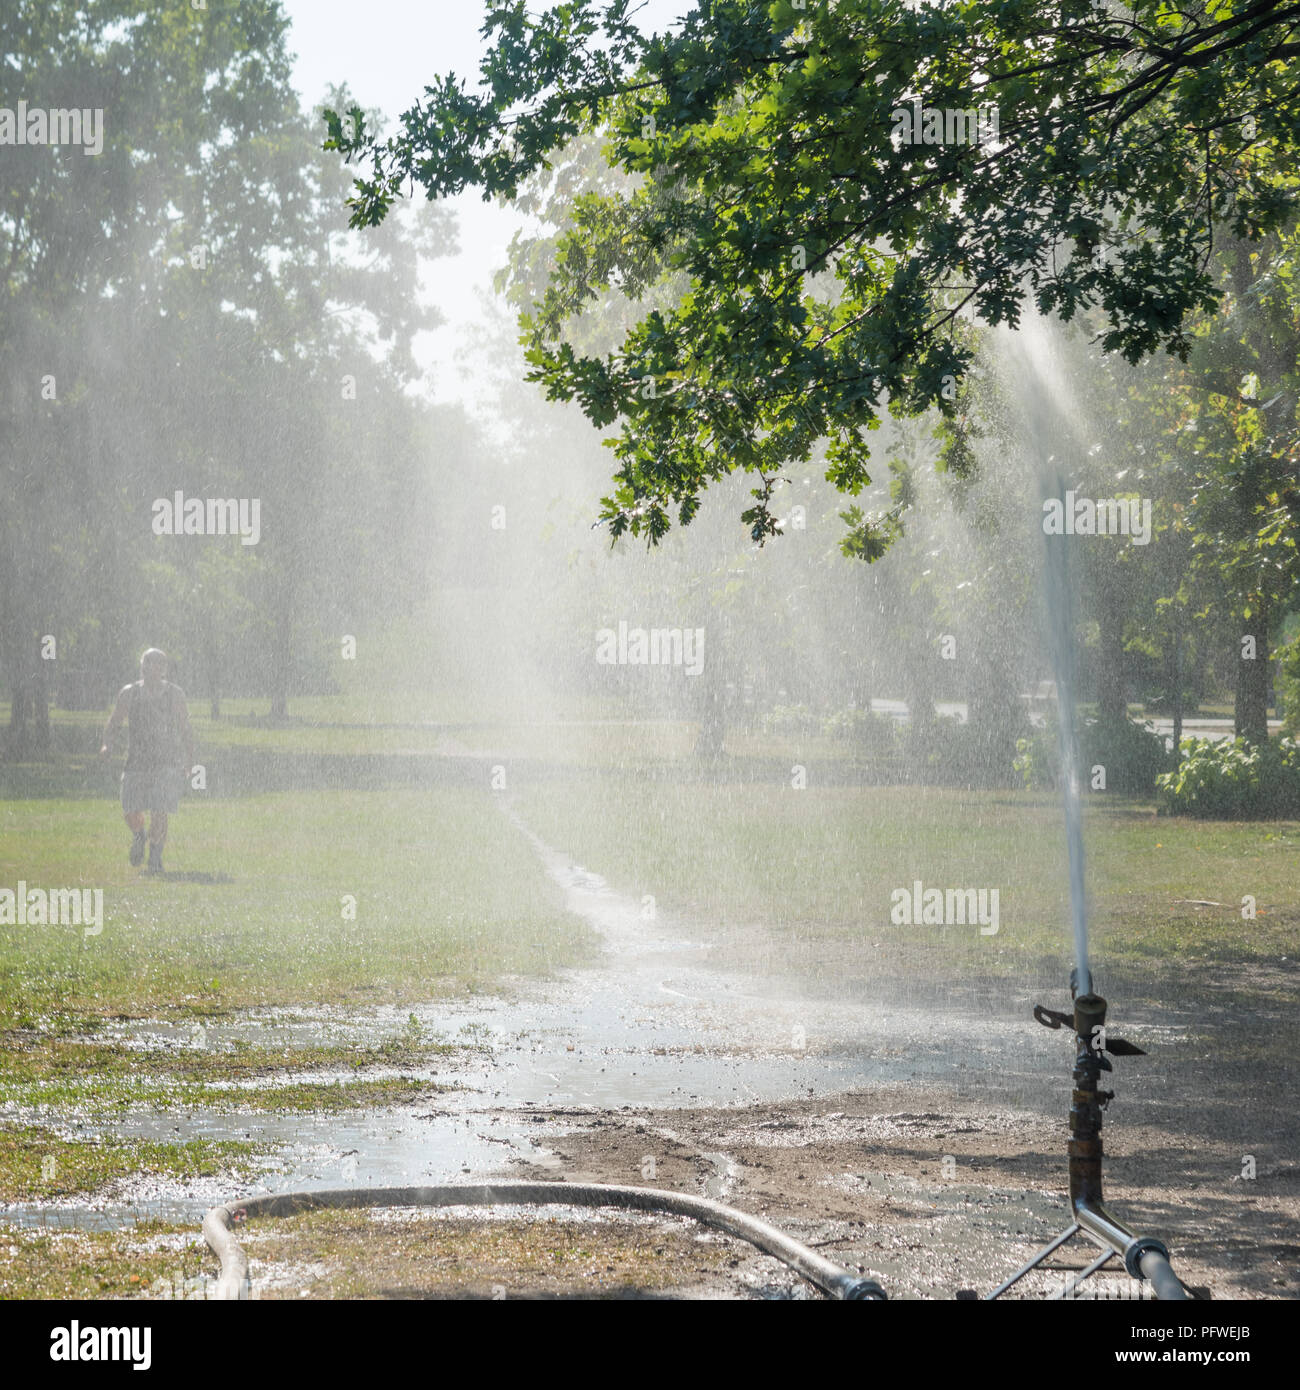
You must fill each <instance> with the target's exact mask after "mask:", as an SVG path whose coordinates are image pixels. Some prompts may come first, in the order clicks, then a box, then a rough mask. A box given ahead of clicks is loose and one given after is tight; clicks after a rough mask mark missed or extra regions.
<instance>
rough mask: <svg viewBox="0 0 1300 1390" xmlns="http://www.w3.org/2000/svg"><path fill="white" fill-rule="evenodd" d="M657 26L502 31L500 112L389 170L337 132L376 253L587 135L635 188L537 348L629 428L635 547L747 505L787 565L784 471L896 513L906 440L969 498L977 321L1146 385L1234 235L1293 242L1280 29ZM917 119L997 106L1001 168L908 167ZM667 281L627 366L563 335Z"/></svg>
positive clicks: (932, 3) (729, 1) (450, 121)
mask: <svg viewBox="0 0 1300 1390" xmlns="http://www.w3.org/2000/svg"><path fill="white" fill-rule="evenodd" d="M632 15H634V6H633V5H632V4H631V0H609V3H602V2H601V0H572V3H568V4H564V5H560V6H557V7H554V8H552V9H550V10H547V11H545V12H543V13H541V14H534V13H531V12H530V9H529V6H528V4H527V3H526V0H497V3H494V4H493V5H492V6H491V7H490V8H489V12H488V16H487V19H486V21H485V24H484V28H483V33H484V36H485V39H486V41H487V42H486V44H485V48H486V57H485V58H484V61H483V69H482V77H483V83H482V85H481V88H480V89H479V90H478V91H469V90H466V88H465V86H464V84H463V83H462V82H460V81H458V80H457V79H455V78H453V77H445V78H442V79H438V80H436V81H435V82H434V83H433V85H432V86H431V87H430V88H428V89H427V91H426V95H425V98H424V99H423V100H422V101H421V102H420V103H419V104H418V105H416V106H415V107H413V108H411V109H410V110H409V111H407V112H406V113H405V114H404V115H403V116H402V117H401V121H400V125H399V128H398V130H397V131H396V133H395V134H394V135H393V136H392V137H390V138H388V139H384V138H382V137H381V136H380V135H379V134H378V133H377V132H376V131H375V130H374V129H373V128H372V126H371V125H370V123H369V122H368V120H367V118H366V116H365V114H364V113H363V112H361V111H359V110H358V109H356V108H352V109H350V110H348V111H347V112H346V115H345V116H341V115H339V114H337V113H335V112H328V113H327V114H326V123H327V134H328V139H327V142H326V147H327V148H330V149H334V150H338V151H341V152H342V153H343V154H344V155H345V156H346V157H347V158H349V159H358V160H361V161H363V162H366V163H368V165H369V170H368V173H365V174H363V175H362V176H361V177H360V178H359V179H358V180H357V182H356V185H355V189H354V196H353V198H352V199H351V202H350V206H351V208H352V221H353V224H354V225H355V226H374V225H377V224H378V223H380V222H382V221H383V220H384V218H385V217H386V216H387V214H388V212H389V210H390V208H391V207H392V206H393V203H394V201H395V200H396V199H397V198H399V197H401V196H403V194H404V193H405V191H406V190H407V189H408V188H410V187H411V186H413V185H416V186H420V187H422V188H423V189H424V190H425V191H426V193H428V195H429V196H430V197H439V196H445V195H449V194H455V193H458V192H460V191H462V190H463V189H465V188H467V187H471V186H473V187H478V188H481V189H482V190H483V192H484V194H485V196H494V195H504V196H507V197H510V196H513V195H514V194H515V193H516V192H517V191H518V190H519V188H520V186H521V185H522V183H523V182H524V180H525V179H527V178H528V177H529V176H530V175H531V174H533V173H534V172H535V171H536V170H538V169H539V168H543V167H549V166H550V164H551V162H552V160H553V158H554V156H555V152H556V151H558V150H560V149H562V148H563V147H565V146H566V145H567V144H568V142H570V141H571V140H573V139H574V137H575V136H578V135H592V134H598V135H601V136H603V137H604V139H605V147H604V148H605V153H606V157H607V159H608V161H609V163H610V165H611V166H612V167H614V168H616V169H618V170H621V171H622V172H623V173H625V174H627V175H630V176H631V179H630V181H629V183H627V184H626V185H623V186H618V185H615V186H612V187H606V188H603V189H601V190H600V191H598V192H591V193H589V194H586V195H584V196H583V197H582V198H580V199H578V200H576V201H575V203H574V207H573V216H572V220H571V224H570V225H569V226H568V228H567V229H566V231H565V233H564V235H563V236H562V238H561V239H560V241H559V243H558V246H557V248H556V252H555V255H554V258H553V262H552V264H551V265H550V266H549V267H548V272H549V273H548V277H547V281H546V284H545V287H544V288H543V289H542V290H541V291H540V292H539V293H538V296H537V299H536V302H535V304H534V306H533V312H532V313H531V314H530V315H525V318H524V320H523V327H524V331H525V338H526V341H527V344H528V347H529V353H530V362H531V365H532V379H533V380H535V381H537V382H539V383H541V384H542V385H543V387H544V388H545V391H546V393H547V395H548V397H549V398H550V399H553V400H563V401H572V400H576V401H577V402H578V403H579V404H580V405H581V407H582V409H583V411H584V412H585V413H586V414H587V415H588V416H589V418H590V419H591V420H592V421H593V422H594V423H595V424H597V425H598V426H601V427H605V426H610V425H616V426H617V433H616V434H615V435H614V437H613V438H611V440H610V441H609V442H610V446H611V448H612V449H613V451H614V454H615V457H616V460H617V467H616V471H615V476H614V486H613V489H612V490H611V491H610V493H609V495H608V496H607V497H606V498H605V499H604V500H603V518H604V520H605V522H606V524H607V525H608V528H609V531H610V533H611V535H613V536H614V537H618V536H620V535H623V534H625V533H631V534H634V535H637V536H642V537H645V538H646V539H647V540H648V541H649V542H650V543H654V542H656V541H658V540H659V539H661V538H662V536H663V535H664V534H665V533H666V532H667V531H668V529H669V528H670V526H671V525H672V524H673V516H672V514H673V513H674V512H675V513H676V519H677V521H678V522H679V523H682V524H684V523H686V522H689V521H690V519H691V518H692V517H693V516H694V515H695V513H696V510H697V508H698V506H699V498H700V494H701V493H702V492H703V491H704V490H705V489H706V488H707V487H709V486H710V485H711V484H713V483H715V482H716V481H717V480H718V479H719V478H721V477H723V476H724V475H726V474H729V473H733V472H741V473H745V474H749V475H750V476H752V477H753V478H755V479H756V480H757V482H756V486H755V487H754V489H753V494H752V496H753V505H752V506H748V507H746V509H745V510H744V512H743V513H742V519H743V520H744V522H745V524H746V526H747V528H748V530H749V533H750V536H751V537H752V538H753V540H755V541H756V542H759V543H761V542H763V541H764V540H766V539H767V538H768V537H769V536H771V535H773V534H775V533H776V531H777V527H776V525H775V522H774V518H773V516H772V513H771V503H772V496H773V488H774V485H775V483H776V481H777V480H778V479H779V478H780V477H781V473H782V469H783V468H786V467H787V466H790V465H794V464H802V463H804V462H806V461H807V460H809V459H810V458H811V457H812V456H813V454H814V453H815V452H817V451H820V450H822V449H823V448H824V450H825V465H826V476H827V478H828V479H830V480H831V481H832V482H833V483H834V484H835V486H836V487H837V488H838V489H839V490H840V491H842V492H844V493H846V494H849V495H851V496H853V495H857V494H859V493H860V492H861V491H862V490H863V489H864V488H865V487H867V486H868V485H869V484H870V483H871V475H870V472H869V471H868V462H869V459H870V450H869V448H868V445H867V439H868V435H869V433H870V431H871V430H873V429H874V428H876V427H877V425H878V424H879V421H880V418H881V415H882V412H883V411H885V410H886V409H888V410H891V411H894V412H897V413H901V414H911V413H918V412H920V411H922V410H924V409H926V408H928V407H931V406H933V407H935V408H936V409H937V410H938V411H939V412H940V413H941V414H942V415H943V416H944V417H945V419H951V420H953V421H954V424H953V427H952V428H951V429H950V430H949V437H948V439H947V440H946V441H945V452H944V458H945V462H946V463H947V466H948V467H949V468H950V469H951V470H953V472H954V473H957V474H960V473H961V472H962V471H963V470H964V469H966V468H967V467H968V466H969V457H968V455H969V446H970V440H971V438H972V437H973V436H972V434H971V432H970V430H969V429H968V427H967V423H966V422H963V421H962V419H961V416H962V414H963V411H962V407H961V404H960V399H959V396H958V394H957V393H955V392H954V390H953V385H954V383H960V381H961V380H962V377H963V375H964V373H965V371H966V368H967V366H968V365H969V363H970V361H971V358H972V353H973V348H972V345H971V343H970V340H969V334H968V333H967V332H966V331H965V330H964V326H963V325H962V323H961V320H960V317H959V316H960V315H961V314H963V313H969V314H971V315H973V316H975V317H976V318H978V319H980V320H982V321H983V322H985V323H988V324H1002V323H1005V324H1011V325H1014V324H1016V323H1017V322H1018V320H1019V318H1020V316H1021V313H1022V311H1023V308H1024V307H1025V305H1026V304H1027V303H1032V304H1034V305H1036V306H1037V307H1038V308H1039V309H1040V310H1041V311H1043V312H1044V313H1052V314H1056V315H1057V316H1059V317H1060V318H1061V319H1063V320H1066V321H1069V320H1072V319H1075V318H1078V317H1083V316H1085V315H1095V316H1096V317H1097V318H1098V321H1099V322H1098V329H1099V339H1100V342H1101V344H1102V346H1103V348H1105V349H1106V350H1107V351H1111V352H1115V353H1119V354H1122V355H1123V356H1124V357H1125V358H1127V359H1128V360H1129V361H1137V360H1139V359H1140V358H1142V357H1143V356H1145V355H1147V354H1150V353H1152V352H1153V351H1155V350H1156V349H1158V348H1161V347H1164V348H1167V349H1169V350H1170V351H1171V352H1173V353H1175V354H1176V355H1179V356H1183V355H1185V354H1186V353H1187V351H1188V349H1189V346H1190V338H1189V336H1188V333H1187V331H1186V329H1185V327H1184V324H1185V320H1187V318H1188V317H1189V316H1190V315H1193V314H1194V313H1196V312H1197V311H1200V310H1206V309H1209V308H1210V307H1212V306H1213V305H1214V304H1215V303H1216V302H1217V299H1218V296H1219V294H1220V287H1219V286H1217V285H1216V284H1215V282H1214V276H1213V273H1212V270H1211V268H1210V260H1211V256H1210V253H1211V250H1212V243H1211V236H1212V231H1211V229H1212V228H1215V227H1218V228H1221V229H1227V230H1228V231H1230V232H1231V233H1232V234H1233V235H1236V236H1239V237H1256V236H1258V235H1260V234H1261V233H1264V232H1267V231H1268V230H1270V229H1272V228H1276V227H1277V226H1279V225H1280V224H1281V223H1282V222H1283V220H1284V219H1285V217H1286V215H1287V210H1288V207H1289V204H1290V198H1289V196H1288V194H1287V192H1286V190H1285V189H1284V188H1282V187H1280V186H1279V184H1278V182H1277V180H1276V179H1275V177H1274V175H1275V172H1276V167H1277V164H1278V161H1279V159H1283V160H1284V159H1285V157H1286V156H1287V155H1288V154H1289V152H1290V150H1291V149H1292V147H1293V146H1294V144H1295V142H1296V139H1297V137H1298V136H1300V92H1298V91H1297V89H1296V87H1295V85H1294V82H1293V80H1292V74H1291V72H1290V71H1289V66H1290V64H1289V60H1290V59H1291V58H1292V56H1293V53H1292V45H1291V43H1290V29H1289V27H1288V26H1289V24H1290V12H1289V11H1287V10H1286V9H1284V8H1282V7H1274V6H1260V5H1258V4H1251V3H1249V0H1224V3H1221V4H1216V5H1215V6H1214V7H1213V8H1212V9H1209V10H1207V9H1203V8H1193V9H1189V10H1171V9H1170V8H1169V7H1168V5H1167V4H1166V3H1164V0H1135V3H1134V4H1133V5H1131V6H1129V7H1127V8H1125V9H1123V10H1112V9H1110V8H1109V7H1104V6H1098V5H1097V4H1095V3H1093V0H1063V3H1057V0H1050V3H1049V0H1023V2H1022V3H1015V4H1004V5H988V4H985V3H982V0H943V2H942V3H938V2H937V0H927V2H924V3H915V0H843V3H839V4H835V5H820V4H819V5H813V6H808V7H806V8H802V9H795V8H794V7H793V5H791V4H789V3H785V0H778V2H777V3H772V4H759V3H754V0H712V3H708V4H703V3H702V4H699V5H697V6H695V7H693V8H692V9H691V10H690V12H689V13H688V14H687V15H686V16H685V17H684V19H683V20H682V21H681V23H680V25H678V26H677V27H676V28H675V29H674V30H673V31H672V32H670V33H667V34H664V35H659V36H648V35H645V34H643V33H641V32H640V31H639V30H638V29H637V28H636V27H635V23H634V20H633V19H632V18H630V16H632ZM913 101H919V102H923V103H924V105H925V106H926V107H927V108H929V109H932V110H933V109H938V110H941V111H954V110H955V111H970V110H972V109H975V108H979V107H989V106H996V108H997V110H998V112H999V126H1000V130H999V136H998V138H997V139H995V140H992V141H986V142H984V143H980V142H979V141H978V140H974V141H969V142H962V141H953V142H949V143H936V144H927V143H914V142H910V141H908V142H905V141H904V140H903V139H902V138H901V136H900V134H898V133H896V131H897V126H898V121H897V117H896V113H898V112H901V111H903V110H910V108H911V105H912V103H913ZM535 269H536V267H535V266H533V267H530V270H535ZM670 277H680V278H681V280H682V281H683V284H682V292H681V293H680V295H678V296H677V297H676V299H675V302H674V303H673V304H672V305H671V306H670V307H665V306H664V305H663V304H662V303H661V302H660V299H659V298H658V297H657V296H654V297H652V300H651V306H650V307H649V308H648V310H644V311H643V312H642V314H641V316H640V318H639V321H637V322H636V323H635V324H633V325H632V326H631V327H630V328H628V329H627V330H626V332H625V333H624V334H623V335H622V338H621V341H620V342H619V344H618V345H617V346H616V347H615V348H613V349H612V350H610V351H604V352H599V353H597V352H589V351H584V350H581V349H575V346H574V344H573V343H572V341H571V340H569V339H568V338H567V337H566V336H565V331H564V325H565V323H566V322H567V321H568V320H570V319H571V318H572V317H573V316H574V315H575V314H576V313H578V312H579V311H581V310H582V309H583V308H585V307H586V306H587V305H589V304H591V303H593V302H596V301H598V300H599V299H600V297H601V296H602V295H603V294H605V293H606V292H607V291H608V290H609V289H610V288H611V287H613V286H630V287H631V290H630V293H631V294H632V295H633V297H639V295H640V293H641V291H642V290H644V289H648V288H649V287H652V286H654V285H655V284H656V283H657V282H662V281H665V280H667V279H668V278H670ZM850 525H851V526H852V528H853V533H854V534H853V535H852V536H851V537H850V541H849V543H848V549H849V550H850V553H852V554H856V555H859V556H861V557H862V558H864V559H868V560H870V559H874V558H876V557H877V556H878V555H879V554H880V553H882V551H883V550H884V548H885V547H886V546H887V544H888V542H889V540H890V539H891V534H890V530H889V528H888V526H885V527H884V528H883V529H882V525H881V523H880V522H879V521H873V520H871V519H869V518H868V517H867V516H866V515H865V514H861V513H858V514H856V515H854V516H853V518H852V519H851V521H850Z"/></svg>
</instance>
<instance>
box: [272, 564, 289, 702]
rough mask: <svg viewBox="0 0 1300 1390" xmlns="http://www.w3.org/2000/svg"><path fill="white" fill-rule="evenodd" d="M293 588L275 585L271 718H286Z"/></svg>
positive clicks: (287, 585)
mask: <svg viewBox="0 0 1300 1390" xmlns="http://www.w3.org/2000/svg"><path fill="white" fill-rule="evenodd" d="M292 643H293V586H292V585H291V584H290V583H289V581H288V580H287V579H286V580H284V581H282V582H281V583H280V584H278V585H277V586H276V613H275V636H274V639H273V641H272V651H271V718H272V719H287V718H288V717H289V673H290V671H291V670H292V669H293V656H292Z"/></svg>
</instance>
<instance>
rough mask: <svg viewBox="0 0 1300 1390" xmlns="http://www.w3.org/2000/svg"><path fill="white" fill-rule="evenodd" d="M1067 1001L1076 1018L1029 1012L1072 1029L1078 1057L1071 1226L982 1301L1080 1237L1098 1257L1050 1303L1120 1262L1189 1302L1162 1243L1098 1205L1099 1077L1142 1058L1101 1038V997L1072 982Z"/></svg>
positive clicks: (1105, 1095) (1106, 1095)
mask: <svg viewBox="0 0 1300 1390" xmlns="http://www.w3.org/2000/svg"><path fill="white" fill-rule="evenodd" d="M1070 986H1071V987H1070V993H1071V995H1072V997H1073V998H1074V1013H1073V1015H1071V1014H1066V1013H1059V1012H1058V1011H1057V1010H1055V1009H1046V1008H1044V1007H1043V1006H1042V1005H1041V1004H1035V1005H1034V1017H1035V1018H1036V1019H1037V1020H1038V1022H1039V1023H1041V1024H1042V1025H1043V1026H1044V1027H1045V1028H1054V1029H1055V1028H1060V1027H1062V1026H1065V1027H1067V1028H1072V1029H1073V1030H1074V1034H1075V1043H1076V1046H1077V1051H1076V1054H1075V1059H1074V1091H1073V1096H1072V1100H1071V1105H1070V1142H1069V1144H1068V1146H1067V1149H1068V1152H1069V1156H1070V1214H1071V1222H1070V1225H1069V1226H1068V1227H1066V1229H1065V1230H1064V1231H1062V1232H1061V1234H1060V1235H1059V1236H1057V1237H1056V1239H1055V1240H1052V1241H1049V1242H1048V1244H1047V1245H1045V1246H1044V1247H1043V1248H1042V1249H1041V1250H1040V1251H1039V1252H1038V1253H1037V1254H1036V1255H1035V1256H1034V1257H1033V1259H1032V1260H1030V1261H1029V1262H1028V1263H1027V1264H1025V1265H1023V1266H1022V1267H1021V1268H1020V1269H1018V1270H1017V1271H1016V1272H1015V1273H1014V1274H1013V1275H1012V1276H1011V1278H1010V1279H1008V1280H1006V1281H1005V1282H1004V1283H1002V1284H999V1285H998V1287H997V1288H996V1289H994V1290H993V1292H992V1293H991V1294H987V1295H986V1296H985V1297H986V1301H987V1300H991V1299H995V1298H1000V1297H1001V1296H1002V1295H1003V1294H1004V1293H1006V1291H1007V1290H1008V1289H1009V1288H1010V1287H1011V1286H1012V1285H1013V1284H1015V1283H1018V1282H1019V1281H1020V1280H1021V1279H1023V1278H1024V1277H1025V1275H1026V1274H1028V1273H1030V1271H1031V1270H1034V1269H1037V1268H1039V1266H1041V1265H1042V1264H1043V1262H1044V1261H1045V1260H1046V1259H1047V1257H1048V1256H1049V1255H1051V1254H1052V1253H1053V1252H1055V1251H1057V1250H1059V1249H1060V1248H1061V1247H1062V1246H1063V1245H1065V1244H1067V1243H1068V1242H1069V1241H1071V1240H1073V1239H1074V1237H1075V1236H1077V1235H1079V1234H1080V1233H1081V1232H1082V1234H1084V1235H1086V1236H1088V1237H1089V1238H1090V1239H1092V1240H1094V1241H1095V1242H1096V1243H1097V1244H1098V1245H1100V1246H1101V1248H1102V1253H1101V1254H1100V1255H1098V1256H1097V1258H1096V1259H1094V1260H1093V1261H1092V1262H1091V1263H1090V1264H1088V1265H1086V1266H1085V1267H1084V1268H1083V1270H1082V1272H1081V1273H1079V1274H1078V1275H1077V1276H1076V1277H1075V1278H1074V1279H1072V1280H1070V1282H1069V1283H1068V1284H1066V1285H1065V1286H1064V1287H1063V1288H1062V1289H1061V1291H1060V1292H1059V1293H1057V1294H1054V1295H1053V1297H1054V1298H1058V1299H1061V1298H1071V1297H1073V1296H1074V1294H1075V1291H1076V1290H1077V1289H1078V1288H1079V1286H1080V1285H1081V1284H1082V1283H1084V1281H1085V1280H1087V1279H1090V1278H1091V1277H1092V1276H1093V1275H1094V1274H1096V1273H1097V1271H1098V1270H1100V1269H1101V1268H1103V1267H1104V1266H1105V1265H1106V1264H1108V1263H1109V1262H1110V1261H1111V1260H1113V1259H1114V1258H1115V1256H1116V1255H1118V1256H1119V1257H1120V1258H1121V1259H1122V1260H1123V1261H1124V1268H1125V1269H1126V1270H1127V1271H1128V1273H1129V1275H1130V1276H1131V1277H1132V1278H1134V1279H1136V1280H1138V1281H1139V1282H1141V1281H1144V1280H1146V1281H1149V1282H1150V1284H1151V1287H1152V1289H1153V1290H1154V1291H1155V1296H1156V1297H1157V1298H1158V1299H1185V1298H1190V1297H1192V1294H1191V1293H1190V1292H1189V1290H1188V1289H1187V1286H1186V1285H1185V1284H1184V1283H1183V1282H1182V1280H1181V1279H1179V1277H1178V1276H1177V1275H1176V1274H1175V1273H1174V1271H1173V1267H1172V1266H1171V1265H1170V1263H1169V1251H1168V1249H1167V1248H1166V1247H1165V1245H1164V1244H1163V1242H1161V1241H1158V1240H1156V1239H1154V1238H1153V1237H1151V1236H1138V1235H1135V1234H1134V1233H1133V1232H1132V1231H1130V1230H1129V1229H1128V1227H1127V1226H1125V1225H1124V1224H1123V1222H1121V1221H1117V1220H1116V1219H1115V1217H1113V1216H1112V1215H1111V1214H1110V1212H1108V1211H1107V1210H1106V1208H1105V1207H1104V1206H1103V1205H1102V1197H1101V1157H1102V1150H1101V1112H1102V1110H1103V1109H1105V1107H1106V1104H1107V1102H1108V1101H1110V1100H1112V1099H1113V1098H1114V1092H1113V1091H1103V1090H1102V1089H1101V1075H1102V1072H1108V1071H1111V1070H1113V1068H1112V1067H1111V1064H1110V1059H1109V1058H1108V1057H1107V1056H1106V1055H1105V1054H1106V1053H1108V1052H1109V1053H1110V1055H1111V1056H1112V1057H1143V1056H1145V1055H1146V1054H1145V1052H1143V1050H1142V1048H1140V1047H1135V1046H1134V1045H1133V1044H1132V1043H1130V1042H1125V1040H1124V1039H1123V1038H1115V1037H1110V1036H1108V1035H1107V1032H1106V1001H1105V1000H1104V999H1103V998H1102V997H1101V995H1099V994H1092V993H1088V994H1079V995H1075V994H1074V976H1073V975H1071V978H1070Z"/></svg>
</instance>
